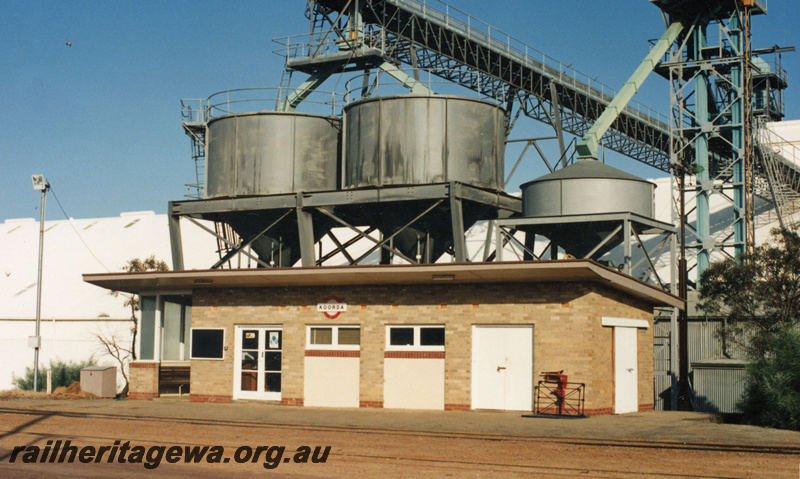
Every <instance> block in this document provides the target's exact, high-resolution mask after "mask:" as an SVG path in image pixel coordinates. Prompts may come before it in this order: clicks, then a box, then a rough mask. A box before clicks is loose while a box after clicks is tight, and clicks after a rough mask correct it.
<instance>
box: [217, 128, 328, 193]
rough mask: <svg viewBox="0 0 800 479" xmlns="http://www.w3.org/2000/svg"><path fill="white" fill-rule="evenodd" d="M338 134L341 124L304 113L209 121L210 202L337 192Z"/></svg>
mask: <svg viewBox="0 0 800 479" xmlns="http://www.w3.org/2000/svg"><path fill="white" fill-rule="evenodd" d="M340 130H341V120H339V119H336V118H331V117H326V116H320V115H309V114H300V113H281V112H257V113H244V114H234V115H225V116H221V117H217V118H214V119H212V120H210V121H209V122H208V132H207V136H206V189H205V192H206V198H219V197H232V196H251V195H273V194H281V193H295V192H311V191H330V190H335V189H337V178H338V177H339V138H340V135H339V132H340Z"/></svg>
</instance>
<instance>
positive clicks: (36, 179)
mask: <svg viewBox="0 0 800 479" xmlns="http://www.w3.org/2000/svg"><path fill="white" fill-rule="evenodd" d="M31 179H32V180H33V189H34V190H41V191H42V211H41V213H42V216H41V219H40V220H39V277H38V279H37V281H36V335H35V336H33V337H32V338H30V341H29V344H31V345H32V346H33V348H34V353H33V391H34V392H36V391H38V390H39V348H40V347H41V346H42V337H41V336H40V335H39V324H40V322H41V319H42V257H43V256H44V206H45V198H46V197H47V190H48V189H49V188H50V183H48V182H47V180H46V179H45V178H44V176H43V175H33V176H32V178H31Z"/></svg>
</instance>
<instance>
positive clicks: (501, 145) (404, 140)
mask: <svg viewBox="0 0 800 479" xmlns="http://www.w3.org/2000/svg"><path fill="white" fill-rule="evenodd" d="M344 111H345V135H344V182H343V185H342V186H343V188H359V187H367V186H384V185H420V184H430V183H445V182H450V181H457V182H461V183H466V184H470V185H473V186H478V187H483V188H489V189H492V190H498V191H502V189H503V173H504V168H503V156H504V150H505V120H504V112H503V110H502V109H501V108H500V107H498V106H497V105H494V104H492V103H488V102H485V101H480V100H475V99H469V98H462V97H450V96H438V95H435V96H417V95H403V96H391V97H379V98H371V99H366V100H360V101H357V102H354V103H351V104H349V105H348V106H347V107H345V110H344Z"/></svg>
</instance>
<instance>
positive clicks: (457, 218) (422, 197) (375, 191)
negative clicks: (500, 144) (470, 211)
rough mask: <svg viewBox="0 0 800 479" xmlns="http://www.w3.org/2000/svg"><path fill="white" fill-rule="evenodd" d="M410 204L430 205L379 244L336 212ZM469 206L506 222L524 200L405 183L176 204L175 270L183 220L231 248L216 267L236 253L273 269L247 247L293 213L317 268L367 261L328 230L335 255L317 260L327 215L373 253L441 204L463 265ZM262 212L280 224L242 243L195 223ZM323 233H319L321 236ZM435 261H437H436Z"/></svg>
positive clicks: (172, 211) (461, 187) (306, 258)
mask: <svg viewBox="0 0 800 479" xmlns="http://www.w3.org/2000/svg"><path fill="white" fill-rule="evenodd" d="M407 201H413V202H417V203H419V202H423V203H427V204H428V206H427V207H424V208H423V210H422V212H421V213H419V214H418V215H417V216H416V217H414V219H413V220H412V221H409V222H408V224H406V225H405V226H403V227H402V228H401V229H400V231H396V232H395V233H394V234H392V235H389V236H387V237H386V238H384V239H383V241H380V240H376V239H375V238H372V237H371V236H370V233H371V232H372V231H374V230H375V228H374V227H370V228H367V229H366V231H364V230H363V229H360V228H359V227H360V226H361V225H353V224H351V223H350V222H348V221H347V219H346V218H342V217H341V215H339V214H337V213H335V211H336V210H337V208H338V207H353V206H354V205H359V204H375V203H398V202H407ZM465 202H466V203H470V204H473V205H478V206H485V207H487V208H491V209H493V210H496V211H497V212H498V215H499V216H501V217H503V218H505V217H509V216H512V215H517V214H519V213H520V212H521V211H522V202H521V200H520V199H519V198H516V197H513V196H511V195H508V194H506V193H502V192H498V191H493V190H486V189H483V188H478V187H475V186H471V185H466V184H462V183H458V182H450V183H437V184H427V185H419V186H415V185H403V186H391V187H371V188H359V189H354V190H342V191H327V192H318V193H293V194H282V195H269V196H258V197H242V198H215V199H206V200H190V201H173V202H170V204H169V231H170V240H171V246H172V257H173V265H174V267H175V269H183V268H184V263H183V247H182V237H181V224H180V220H181V218H186V219H188V220H189V221H192V222H193V223H195V224H196V225H198V226H199V227H200V228H201V229H203V230H205V231H206V232H208V233H209V234H211V235H213V236H215V237H216V238H217V239H218V240H221V241H223V242H224V243H226V244H227V245H228V246H229V247H230V252H229V253H228V254H227V255H225V256H224V257H223V258H222V259H221V260H220V261H219V262H218V263H217V264H216V265H214V266H216V267H218V266H219V265H221V264H222V263H224V262H225V261H228V260H229V259H231V257H233V256H235V255H237V254H244V255H246V256H248V257H250V258H251V259H253V260H255V261H257V262H258V263H259V264H260V265H261V266H263V267H269V266H270V265H268V264H267V263H266V262H264V261H261V260H259V259H258V258H257V257H255V256H254V255H251V254H249V253H248V252H247V251H245V248H246V247H247V245H248V244H250V243H252V242H253V241H255V240H256V239H257V238H258V237H260V236H262V235H264V234H266V233H267V232H268V231H269V230H270V229H271V228H273V227H274V226H275V225H276V224H277V223H278V222H280V221H281V220H283V219H285V218H287V217H288V216H289V215H290V214H291V213H292V212H294V214H296V219H297V228H298V238H299V247H300V252H301V262H302V265H303V266H319V265H322V264H323V263H324V261H326V260H329V259H330V258H332V257H333V256H334V255H335V254H337V253H339V252H341V253H343V254H344V255H345V257H346V258H347V259H348V261H350V262H351V264H357V263H359V262H360V261H362V260H363V259H364V257H359V258H355V259H354V257H353V256H352V255H350V253H349V252H348V251H347V248H349V247H350V246H352V245H353V244H354V243H355V242H356V241H354V239H351V240H349V241H347V242H345V243H342V242H340V241H339V240H338V238H336V237H335V236H333V233H332V232H330V231H327V232H326V233H325V234H327V235H328V236H329V237H331V238H332V241H333V243H334V245H336V247H335V249H334V251H331V252H327V253H324V254H320V255H319V257H317V251H316V249H315V248H314V244H315V241H314V238H315V235H314V229H315V228H316V227H317V226H316V222H317V220H316V218H321V217H325V218H326V219H327V220H329V221H330V222H335V223H337V224H339V225H341V226H342V227H346V228H349V229H350V230H352V231H354V232H356V233H357V236H358V237H359V238H367V239H369V240H370V241H372V242H374V243H376V246H375V249H377V248H382V249H391V248H390V243H391V239H392V238H393V237H394V236H396V235H397V234H399V233H400V232H401V231H402V230H404V229H406V228H408V227H410V226H413V224H414V223H416V222H417V221H419V220H420V219H422V218H423V217H424V216H425V215H427V214H429V213H430V212H431V211H433V210H434V209H435V208H437V207H440V206H442V207H447V210H448V211H449V215H450V222H451V224H450V229H451V231H452V234H453V248H452V250H451V251H450V253H451V254H452V255H453V258H454V260H455V261H458V262H465V261H468V258H467V254H466V240H465V231H464V228H465V224H464V203H465ZM258 211H275V212H278V213H280V214H281V216H280V218H279V219H278V220H277V221H275V222H273V223H272V224H271V225H269V227H267V228H264V229H262V230H261V232H260V233H259V234H258V235H256V236H255V237H253V238H242V239H241V241H240V242H239V244H233V243H231V242H230V241H229V240H227V239H225V238H223V237H222V236H220V235H218V234H216V233H215V232H214V231H212V230H211V229H210V228H207V227H205V226H204V225H202V224H201V223H199V222H197V220H198V219H205V220H209V221H224V218H225V216H228V215H236V214H239V213H242V212H258ZM486 219H495V218H486ZM319 233H320V234H321V232H319ZM392 253H393V254H395V255H399V256H401V257H403V259H404V260H406V261H408V262H410V263H416V262H417V261H416V260H415V259H413V258H409V257H405V256H403V255H401V254H399V253H398V252H397V251H392ZM362 256H363V255H362ZM432 260H435V258H433V259H432Z"/></svg>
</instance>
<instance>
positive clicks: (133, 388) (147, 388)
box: [128, 361, 158, 401]
mask: <svg viewBox="0 0 800 479" xmlns="http://www.w3.org/2000/svg"><path fill="white" fill-rule="evenodd" d="M157 397H158V363H157V362H153V361H134V362H132V363H130V366H129V372H128V399H132V400H145V401H149V400H151V399H154V398H157Z"/></svg>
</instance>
